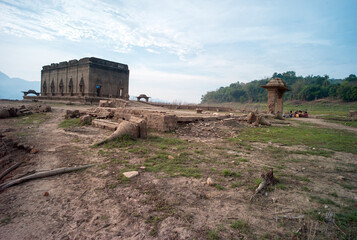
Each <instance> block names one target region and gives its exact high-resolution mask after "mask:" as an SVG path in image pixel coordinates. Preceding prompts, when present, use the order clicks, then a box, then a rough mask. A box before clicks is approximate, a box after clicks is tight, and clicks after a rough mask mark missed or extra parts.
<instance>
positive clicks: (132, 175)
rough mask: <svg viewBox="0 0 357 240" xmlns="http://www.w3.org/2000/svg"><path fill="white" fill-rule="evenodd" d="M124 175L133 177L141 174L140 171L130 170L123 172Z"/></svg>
mask: <svg viewBox="0 0 357 240" xmlns="http://www.w3.org/2000/svg"><path fill="white" fill-rule="evenodd" d="M123 175H124V176H125V177H127V178H133V177H135V176H137V175H139V172H138V171H130V172H125V173H123Z"/></svg>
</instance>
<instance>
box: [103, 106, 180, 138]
mask: <svg viewBox="0 0 357 240" xmlns="http://www.w3.org/2000/svg"><path fill="white" fill-rule="evenodd" d="M102 109H103V110H104V111H107V110H105V108H102ZM112 110H113V111H114V112H115V113H114V118H116V119H124V120H129V119H130V115H134V116H137V117H141V118H145V119H146V121H147V127H148V128H151V129H155V130H157V131H161V132H167V131H172V130H174V129H175V128H177V116H176V115H173V114H167V113H164V112H155V111H148V110H139V109H125V108H123V109H118V108H117V109H112Z"/></svg>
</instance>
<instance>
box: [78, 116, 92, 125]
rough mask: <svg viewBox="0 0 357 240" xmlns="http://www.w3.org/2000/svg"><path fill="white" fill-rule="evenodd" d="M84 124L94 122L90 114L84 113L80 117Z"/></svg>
mask: <svg viewBox="0 0 357 240" xmlns="http://www.w3.org/2000/svg"><path fill="white" fill-rule="evenodd" d="M80 120H81V123H82V124H90V123H91V122H92V117H91V116H90V115H84V116H82V117H80Z"/></svg>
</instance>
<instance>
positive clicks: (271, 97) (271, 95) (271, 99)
mask: <svg viewBox="0 0 357 240" xmlns="http://www.w3.org/2000/svg"><path fill="white" fill-rule="evenodd" d="M275 91H276V90H275V89H268V113H271V114H274V113H275V103H276V93H275Z"/></svg>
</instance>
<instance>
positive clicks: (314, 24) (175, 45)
mask: <svg viewBox="0 0 357 240" xmlns="http://www.w3.org/2000/svg"><path fill="white" fill-rule="evenodd" d="M356 10H357V1H354V0H350V1H347V0H334V1H329V0H314V1H311V0H299V1H296V0H249V1H248V0H233V1H229V0H219V1H218V0H217V1H214V0H199V1H198V0H172V1H171V0H142V1H139V0H126V1H121V0H113V1H111V0H103V1H99V0H56V1H51V0H44V1H42V0H28V1H24V0H18V1H8V0H0V52H1V55H0V71H2V72H4V73H5V74H7V75H9V76H10V77H19V78H23V79H25V80H29V81H40V77H41V69H42V66H44V65H48V64H51V63H58V62H62V61H68V60H71V59H81V58H83V57H98V58H103V59H107V60H110V61H115V62H120V63H124V64H128V66H129V70H130V78H129V79H130V80H129V94H130V95H131V96H138V95H139V94H141V93H144V94H146V95H148V96H150V97H152V98H153V99H160V100H163V101H166V102H176V103H199V102H200V100H201V96H202V95H203V94H205V93H206V92H207V91H213V90H216V89H218V88H219V87H221V86H227V85H229V84H231V83H234V82H237V81H239V82H245V83H246V82H250V81H252V80H259V79H262V78H265V77H271V76H272V75H273V73H274V72H278V73H282V72H285V71H295V72H296V73H297V75H303V76H306V75H325V74H327V75H329V76H330V78H345V77H347V76H348V75H349V74H356V73H357V61H356V56H357V43H356V39H357V27H356V26H357V14H356Z"/></svg>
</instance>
